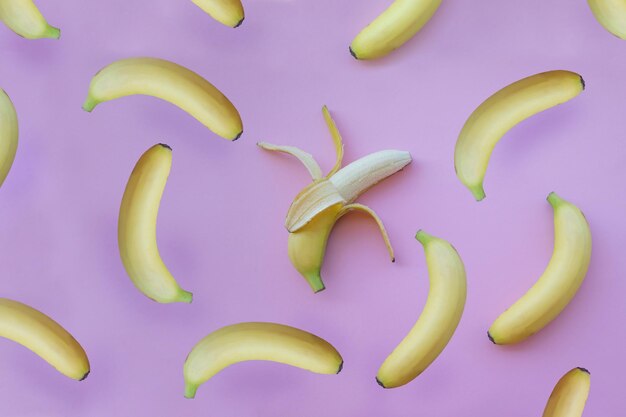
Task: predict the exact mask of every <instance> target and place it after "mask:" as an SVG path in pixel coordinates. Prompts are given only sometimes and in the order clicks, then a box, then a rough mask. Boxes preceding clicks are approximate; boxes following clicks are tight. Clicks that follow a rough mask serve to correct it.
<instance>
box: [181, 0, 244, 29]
mask: <svg viewBox="0 0 626 417" xmlns="http://www.w3.org/2000/svg"><path fill="white" fill-rule="evenodd" d="M191 1H192V2H193V3H194V4H195V5H196V6H198V7H199V8H201V9H202V10H204V11H205V12H206V13H208V14H209V16H211V17H212V18H213V19H215V20H217V21H218V22H220V23H221V24H223V25H226V26H230V27H233V28H236V27H239V26H241V24H242V23H243V19H244V18H245V16H244V13H243V5H242V4H241V0H191Z"/></svg>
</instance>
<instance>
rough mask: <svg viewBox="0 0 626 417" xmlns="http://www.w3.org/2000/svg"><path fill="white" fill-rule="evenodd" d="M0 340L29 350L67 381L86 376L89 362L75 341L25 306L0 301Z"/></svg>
mask: <svg viewBox="0 0 626 417" xmlns="http://www.w3.org/2000/svg"><path fill="white" fill-rule="evenodd" d="M0 337H5V338H7V339H10V340H13V341H14V342H17V343H19V344H20V345H22V346H24V347H26V348H28V349H30V350H31V351H33V352H34V353H36V354H37V355H39V356H40V357H41V358H42V359H44V360H45V361H46V362H48V363H49V364H50V365H52V366H53V367H54V368H55V369H56V370H58V371H59V372H61V373H62V374H63V375H65V376H67V377H69V378H72V379H76V380H78V381H82V380H83V379H85V378H87V375H89V359H87V354H86V353H85V351H84V350H83V348H82V347H81V346H80V344H79V343H78V342H77V341H76V339H74V337H72V335H71V334H69V333H68V332H67V330H65V329H64V328H63V327H61V325H60V324H59V323H57V322H56V321H54V320H52V319H51V318H50V317H48V316H46V315H45V314H43V313H41V312H40V311H37V310H35V309H34V308H32V307H29V306H27V305H26V304H22V303H20V302H18V301H13V300H9V299H7V298H0Z"/></svg>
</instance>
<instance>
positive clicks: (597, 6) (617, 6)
mask: <svg viewBox="0 0 626 417" xmlns="http://www.w3.org/2000/svg"><path fill="white" fill-rule="evenodd" d="M587 3H589V7H591V11H592V12H593V15H594V16H595V17H596V19H597V20H598V22H600V24H601V25H602V26H603V27H604V28H605V29H606V30H608V31H609V32H611V33H612V34H613V35H615V36H617V37H618V38H622V39H626V1H624V0H587Z"/></svg>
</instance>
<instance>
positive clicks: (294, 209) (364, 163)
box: [258, 106, 411, 292]
mask: <svg viewBox="0 0 626 417" xmlns="http://www.w3.org/2000/svg"><path fill="white" fill-rule="evenodd" d="M322 112H323V115H324V118H325V120H326V123H327V125H328V128H329V130H330V133H331V136H332V138H333V141H334V144H335V153H336V155H337V159H336V162H335V166H334V167H333V169H332V170H331V171H330V172H329V173H328V174H327V175H326V176H322V170H321V168H320V167H319V165H318V163H317V162H316V161H315V159H314V158H313V157H312V156H311V155H310V154H309V153H307V152H304V151H302V150H300V149H298V148H295V147H292V146H279V145H272V144H269V143H265V142H260V143H258V145H259V146H260V147H261V148H263V149H266V150H269V151H277V152H284V153H288V154H290V155H292V156H295V157H296V158H298V159H299V160H300V161H301V162H302V163H303V164H304V165H305V167H306V168H307V169H308V171H309V173H310V174H311V177H312V178H313V182H312V183H311V184H310V185H308V186H307V187H305V188H304V189H303V190H302V191H301V192H300V193H299V194H298V195H297V196H296V198H295V199H294V201H293V202H292V204H291V207H290V208H289V211H288V213H287V218H286V220H285V226H286V228H287V230H288V231H289V232H290V233H289V241H288V253H289V259H290V260H291V263H292V264H293V265H294V267H295V268H296V270H298V272H300V274H301V275H302V276H303V277H304V278H305V279H306V280H307V282H308V283H309V285H310V286H311V288H312V289H313V291H314V292H319V291H321V290H323V289H324V288H325V287H324V283H323V281H322V278H321V276H320V270H321V267H322V263H323V260H324V253H325V251H326V243H327V241H328V237H329V235H330V232H331V230H332V228H333V226H334V225H335V223H336V222H337V220H339V219H340V218H341V217H342V216H343V215H345V214H347V213H349V212H351V211H360V212H362V213H365V214H368V215H369V216H371V217H372V218H373V219H374V220H375V221H376V223H377V225H378V227H379V228H380V231H381V233H382V236H383V239H384V240H385V244H386V246H387V250H388V251H389V256H390V257H391V261H392V262H393V261H394V260H395V257H394V253H393V249H392V247H391V243H390V242H389V237H388V236H387V232H386V230H385V227H384V226H383V223H382V221H381V220H380V218H379V217H378V215H377V214H376V213H375V212H374V211H373V210H372V209H370V208H369V207H367V206H364V205H362V204H358V203H354V200H356V198H357V197H358V196H359V195H361V194H362V193H364V192H365V191H367V190H368V189H369V188H371V187H373V186H374V185H376V184H377V183H378V182H380V181H382V180H383V179H385V178H387V177H388V176H390V175H393V174H394V173H396V172H398V171H400V170H401V169H402V168H404V167H405V166H406V165H407V164H409V163H410V162H411V155H410V154H409V153H408V152H404V151H396V150H386V151H380V152H375V153H373V154H370V155H368V156H365V157H363V158H361V159H358V160H357V161H354V162H352V163H351V164H349V165H347V166H345V167H344V168H341V163H342V161H343V141H342V138H341V135H340V134H339V131H338V129H337V126H336V125H335V122H334V121H333V119H332V118H331V115H330V113H329V111H328V109H327V108H326V106H324V107H323V108H322Z"/></svg>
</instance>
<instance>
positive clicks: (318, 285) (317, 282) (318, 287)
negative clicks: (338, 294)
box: [304, 273, 326, 293]
mask: <svg viewBox="0 0 626 417" xmlns="http://www.w3.org/2000/svg"><path fill="white" fill-rule="evenodd" d="M304 278H305V279H306V281H307V282H308V283H309V285H310V286H311V289H312V290H313V292H314V293H318V292H320V291H324V290H325V289H326V286H325V285H324V282H323V281H322V277H320V274H319V273H313V274H306V275H305V276H304Z"/></svg>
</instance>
